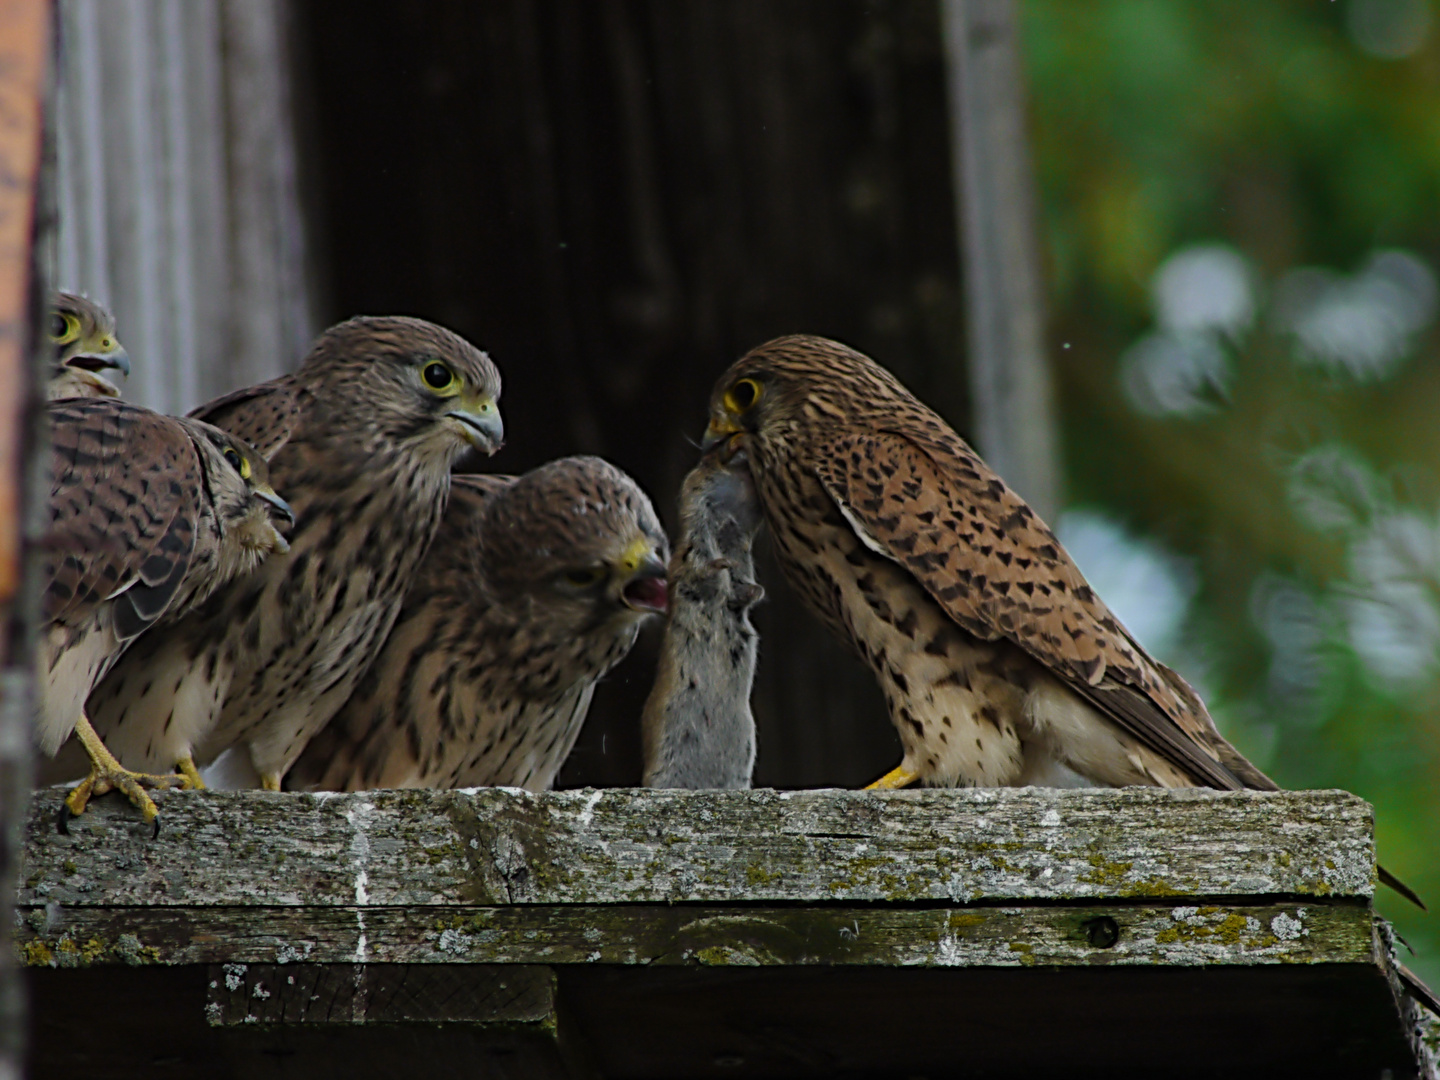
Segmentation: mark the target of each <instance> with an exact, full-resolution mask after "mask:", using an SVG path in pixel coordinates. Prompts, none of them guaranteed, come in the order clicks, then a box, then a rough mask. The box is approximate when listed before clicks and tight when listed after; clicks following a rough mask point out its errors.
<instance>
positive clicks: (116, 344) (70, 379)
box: [48, 292, 130, 401]
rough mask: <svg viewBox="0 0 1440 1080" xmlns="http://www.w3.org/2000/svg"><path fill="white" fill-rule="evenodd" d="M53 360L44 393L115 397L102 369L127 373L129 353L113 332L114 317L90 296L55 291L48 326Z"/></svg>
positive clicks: (53, 396)
mask: <svg viewBox="0 0 1440 1080" xmlns="http://www.w3.org/2000/svg"><path fill="white" fill-rule="evenodd" d="M48 332H49V337H50V344H51V346H52V347H53V348H54V350H55V353H54V361H53V364H52V367H51V370H50V385H49V388H48V396H49V398H50V399H51V400H52V401H53V400H55V399H57V398H65V397H119V396H120V389H119V387H117V386H116V385H115V384H114V383H112V382H111V381H110V380H109V379H108V378H106V373H113V372H116V371H118V372H120V374H122V375H124V376H126V377H127V378H128V377H129V375H130V356H129V354H127V353H126V352H125V349H124V347H123V346H121V344H120V339H119V338H117V337H116V336H115V317H114V316H113V315H111V314H110V312H108V311H106V310H105V309H104V308H103V307H101V306H100V305H99V304H97V303H95V302H94V301H93V300H89V299H87V298H85V297H83V296H76V295H75V294H73V293H64V292H62V293H57V294H56V295H55V302H54V303H53V304H52V305H51V308H50V324H49V327H48Z"/></svg>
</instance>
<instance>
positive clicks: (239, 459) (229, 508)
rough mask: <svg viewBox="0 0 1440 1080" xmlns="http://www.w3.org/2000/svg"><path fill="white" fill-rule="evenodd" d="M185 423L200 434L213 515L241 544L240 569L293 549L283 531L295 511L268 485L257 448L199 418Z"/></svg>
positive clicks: (229, 536) (267, 472) (266, 469)
mask: <svg viewBox="0 0 1440 1080" xmlns="http://www.w3.org/2000/svg"><path fill="white" fill-rule="evenodd" d="M184 423H185V424H186V425H187V426H188V427H191V430H192V433H196V434H198V439H197V442H198V443H199V445H200V446H201V455H202V460H203V461H204V464H205V477H206V482H207V484H208V486H209V488H210V493H211V496H212V498H213V500H214V504H215V513H216V515H217V516H218V517H219V519H220V524H221V528H222V529H223V530H224V533H225V536H226V538H227V539H228V540H233V542H234V543H235V544H237V545H238V554H239V555H240V558H241V569H242V570H249V569H253V568H254V567H255V566H256V565H258V564H259V563H260V561H261V560H262V559H263V558H264V557H265V556H266V555H270V554H275V553H279V552H285V551H289V550H290V544H289V542H288V541H287V540H286V539H285V537H284V536H283V535H281V531H280V530H281V529H282V528H284V529H286V530H288V529H289V528H290V527H291V526H293V525H294V524H295V512H294V511H293V510H291V509H290V504H289V503H287V502H286V501H285V500H284V499H282V498H281V497H280V496H279V495H277V494H276V493H275V489H274V488H273V487H271V486H270V467H269V466H268V465H267V464H266V463H265V459H264V458H263V457H261V456H260V453H259V451H257V450H256V449H255V448H254V447H253V446H251V445H250V444H249V443H247V442H245V441H243V440H241V439H237V438H235V436H233V435H231V434H229V433H228V432H225V431H221V430H220V429H219V428H217V427H212V426H211V425H209V424H206V423H202V422H201V421H198V420H186V421H184Z"/></svg>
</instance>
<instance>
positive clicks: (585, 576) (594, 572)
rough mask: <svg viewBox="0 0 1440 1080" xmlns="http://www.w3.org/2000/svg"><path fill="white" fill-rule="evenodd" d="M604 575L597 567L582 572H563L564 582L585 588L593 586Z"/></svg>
mask: <svg viewBox="0 0 1440 1080" xmlns="http://www.w3.org/2000/svg"><path fill="white" fill-rule="evenodd" d="M603 575H604V571H603V570H601V569H600V568H599V567H597V566H591V567H587V568H586V569H584V570H567V571H565V580H566V581H568V582H569V583H570V584H571V585H577V586H585V585H594V584H595V583H596V582H597V581H599V580H600V578H601V577H602V576H603Z"/></svg>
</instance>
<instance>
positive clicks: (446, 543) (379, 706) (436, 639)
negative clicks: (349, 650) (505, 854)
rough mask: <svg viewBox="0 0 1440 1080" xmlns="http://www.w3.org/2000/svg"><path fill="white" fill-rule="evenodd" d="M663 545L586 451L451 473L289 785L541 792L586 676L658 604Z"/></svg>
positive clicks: (613, 657)
mask: <svg viewBox="0 0 1440 1080" xmlns="http://www.w3.org/2000/svg"><path fill="white" fill-rule="evenodd" d="M668 550H669V545H668V544H667V542H666V539H665V534H664V532H663V531H662V529H661V527H660V522H659V521H658V519H657V518H656V516H655V511H654V508H653V507H652V506H651V505H650V500H649V499H648V498H647V497H646V496H645V493H644V492H643V491H641V490H640V487H639V486H638V485H637V484H636V483H635V481H634V480H632V479H631V478H630V477H629V476H627V475H626V474H625V473H623V472H621V471H620V470H619V469H617V468H615V466H613V465H610V464H608V463H607V462H605V461H602V460H600V459H599V458H594V457H571V458H562V459H561V460H559V461H553V462H550V463H549V464H547V465H542V466H541V467H540V468H538V469H535V470H533V471H531V472H528V473H526V474H525V475H524V476H522V477H520V478H518V479H512V478H508V477H504V478H502V477H485V476H457V477H456V478H455V482H454V490H453V493H452V498H451V505H450V507H449V509H448V510H447V511H446V513H445V522H444V524H443V525H442V526H441V529H440V533H439V535H438V536H437V537H436V538H435V544H434V545H433V546H432V548H431V549H430V554H429V555H428V556H427V557H426V559H425V565H424V567H423V568H422V569H421V572H420V575H419V577H418V578H417V580H416V582H415V585H414V586H413V587H412V588H411V590H410V595H409V596H408V597H407V598H406V601H405V607H404V610H403V611H402V612H401V615H400V618H399V620H398V621H397V622H396V624H395V628H394V630H392V631H391V633H390V637H389V640H388V641H387V642H386V643H385V648H384V649H383V650H382V652H381V654H380V658H379V659H378V660H377V661H376V662H375V664H374V665H373V666H372V667H371V668H370V670H369V672H367V673H366V675H365V677H364V678H363V679H362V680H361V681H360V684H359V686H358V687H357V688H356V691H355V693H354V695H352V697H351V699H350V701H349V702H348V703H347V704H346V705H345V707H344V708H343V709H341V710H340V712H339V713H338V714H337V715H336V716H335V718H334V719H333V720H332V721H331V722H330V724H329V726H328V727H326V729H325V730H324V731H322V732H321V733H320V734H319V735H317V736H316V737H315V738H314V739H312V740H311V742H310V745H309V746H308V747H307V748H306V750H305V753H304V754H303V755H302V756H301V758H300V760H299V761H298V762H297V763H296V765H295V768H294V769H293V770H292V771H291V773H290V777H289V780H288V783H289V786H291V787H292V788H297V789H311V790H315V789H330V790H338V791H358V790H363V789H365V788H375V787H387V788H388V787H473V786H480V785H503V786H507V787H523V788H527V789H529V790H531V791H545V790H547V789H548V788H549V787H550V786H551V784H552V783H554V780H555V774H556V773H557V772H559V771H560V766H561V765H562V764H564V761H565V758H566V757H567V756H568V755H569V753H570V749H571V747H573V746H574V745H575V740H576V738H577V737H578V736H579V734H580V728H581V726H582V725H583V724H584V722H585V714H586V713H587V712H588V710H589V708H590V697H591V695H592V693H593V692H594V689H595V684H596V683H597V682H598V681H599V680H600V678H601V677H602V676H603V675H604V674H605V673H606V672H607V671H609V670H610V669H611V668H612V667H614V666H615V664H617V663H619V661H620V660H621V659H622V658H624V656H625V655H626V654H627V653H628V652H629V651H630V649H631V647H632V646H633V645H634V644H635V639H636V636H637V634H638V633H639V630H640V627H641V624H642V623H644V622H645V621H646V620H648V619H649V618H651V617H652V616H653V615H654V614H655V613H657V612H660V611H663V610H664V609H665V597H666V593H665V557H666V554H667V553H668Z"/></svg>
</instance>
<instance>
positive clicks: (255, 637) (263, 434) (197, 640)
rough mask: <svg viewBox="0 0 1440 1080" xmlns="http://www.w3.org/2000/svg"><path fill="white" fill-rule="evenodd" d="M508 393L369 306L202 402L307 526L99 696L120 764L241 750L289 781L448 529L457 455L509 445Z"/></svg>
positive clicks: (424, 331)
mask: <svg viewBox="0 0 1440 1080" xmlns="http://www.w3.org/2000/svg"><path fill="white" fill-rule="evenodd" d="M499 398H500V373H499V372H498V371H497V370H496V369H495V365H494V364H493V363H491V362H490V358H489V357H488V356H486V355H485V354H484V353H483V352H481V351H480V350H479V349H477V348H475V346H473V345H471V344H470V343H469V342H467V341H465V340H464V339H463V338H461V337H460V336H459V335H457V334H454V333H452V332H451V331H449V330H446V329H444V328H443V327H439V326H436V325H435V324H433V323H429V322H425V321H424V320H421V319H411V318H356V319H351V320H349V321H348V322H344V323H340V324H339V325H337V326H333V327H331V328H330V329H329V330H327V331H326V332H325V333H324V334H322V335H321V336H320V337H319V339H318V340H317V341H316V342H315V345H314V347H313V348H312V349H311V351H310V354H309V356H307V357H306V358H305V360H304V362H303V363H301V365H300V367H299V368H298V369H297V370H296V371H294V372H293V373H291V374H289V375H284V376H281V377H280V378H278V379H272V380H270V381H269V382H266V383H261V384H259V385H257V386H251V387H247V388H246V389H244V390H239V391H236V392H235V393H233V394H230V395H228V396H226V397H223V398H219V399H217V400H216V401H212V402H210V403H209V404H208V405H202V406H201V407H200V408H199V409H197V410H195V412H194V413H193V414H192V415H194V416H196V417H197V418H199V419H202V420H205V421H208V422H209V423H212V424H214V425H215V426H217V427H220V428H223V429H224V430H226V431H229V432H231V433H232V434H235V435H237V436H239V437H240V438H243V439H245V440H246V441H247V442H249V443H250V444H251V445H253V446H255V447H256V449H257V450H259V451H260V453H261V454H263V455H265V456H266V457H267V458H268V460H269V465H270V475H271V477H272V478H273V482H274V483H275V486H276V487H277V488H279V489H280V490H282V491H283V492H284V493H285V495H286V497H287V498H288V499H289V500H290V503H291V505H292V506H293V507H294V508H295V515H296V519H297V522H298V524H297V525H296V527H295V529H294V531H293V532H292V534H291V535H290V537H289V541H290V551H289V552H288V553H286V554H285V555H282V556H277V557H276V558H274V559H272V560H270V561H269V562H268V563H266V564H265V565H264V566H262V567H261V568H260V569H259V570H257V571H256V572H255V573H253V574H251V575H249V576H248V577H246V578H244V579H240V580H237V581H235V582H233V583H231V585H229V586H226V587H225V588H224V589H222V590H220V591H219V592H217V593H216V594H215V596H213V597H212V598H211V599H210V601H209V602H208V603H207V604H205V605H204V606H203V608H202V609H201V610H199V611H197V612H195V613H193V614H192V615H191V616H189V617H188V618H186V619H185V620H183V621H182V623H181V624H179V625H176V626H175V627H167V628H165V630H164V632H163V633H155V634H149V635H146V636H145V637H144V638H142V639H141V640H140V641H138V642H137V643H136V646H135V647H134V648H132V649H131V651H130V652H129V653H128V654H127V655H126V656H125V657H124V658H122V660H121V662H120V663H119V664H118V665H117V666H116V668H115V670H114V671H112V672H111V673H110V677H109V678H107V679H106V680H105V681H104V682H103V683H102V684H101V685H100V686H99V687H98V688H97V689H96V691H95V693H94V694H92V695H91V718H92V720H93V721H94V723H95V727H96V730H97V731H99V732H101V734H102V736H103V737H104V738H105V739H106V741H107V743H108V744H109V745H110V747H111V749H112V750H114V751H115V753H116V755H117V756H118V757H119V758H120V760H121V761H124V762H125V763H126V764H127V765H129V764H131V762H132V761H133V762H135V763H136V765H137V766H141V767H144V768H146V769H147V770H149V771H152V772H153V771H158V770H164V769H170V768H172V767H177V766H178V767H179V768H180V769H181V771H182V772H185V773H187V774H192V773H194V772H195V765H196V762H197V761H199V762H201V763H202V764H203V763H208V762H209V761H211V760H213V759H214V758H215V757H217V756H218V755H219V754H221V753H222V752H224V751H225V750H226V749H228V748H229V747H231V746H235V745H239V746H241V747H243V749H244V751H245V752H246V753H247V754H248V755H249V757H250V759H251V763H252V764H253V766H254V769H255V772H256V773H257V774H258V775H259V777H260V779H261V781H262V783H263V785H264V786H266V787H268V788H272V789H275V790H278V789H279V786H280V781H281V778H282V777H283V776H284V775H285V772H286V770H287V769H289V768H290V766H291V765H292V764H294V762H295V759H296V758H298V757H299V756H300V752H301V751H302V750H303V749H304V747H305V744H306V743H307V742H309V740H310V737H311V736H312V735H314V734H315V733H316V732H317V731H319V730H320V729H321V728H323V727H324V726H325V724H326V723H327V722H328V721H329V719H330V717H331V716H333V715H334V714H335V712H336V710H338V709H339V708H340V706H342V705H344V704H345V702H346V700H347V699H348V698H349V697H350V694H351V692H352V691H353V690H354V689H355V684H356V682H358V681H359V679H360V676H361V675H363V674H364V672H365V670H366V669H367V668H368V667H369V666H370V664H371V662H372V661H374V659H375V657H376V656H377V655H379V652H380V647H381V646H382V645H383V644H384V642H385V637H386V635H387V634H388V633H389V632H390V627H391V626H392V625H393V623H394V621H395V617H396V616H397V615H398V614H399V612H400V606H401V604H402V603H403V602H404V599H405V595H406V593H407V592H408V591H409V589H410V586H411V583H412V582H413V581H414V578H415V575H416V573H417V572H418V571H419V569H420V567H421V564H422V562H423V560H424V558H425V552H426V551H427V550H428V549H429V547H430V543H431V541H432V540H433V539H434V537H435V534H436V532H437V531H438V529H439V528H440V521H441V517H442V516H443V514H444V512H445V504H446V502H447V500H448V498H449V493H450V470H451V467H452V465H453V464H454V462H455V460H456V458H458V457H459V456H460V455H461V454H462V453H464V452H465V450H466V449H467V448H470V447H475V448H478V449H480V450H481V451H483V452H484V453H486V454H491V453H494V452H495V451H496V450H497V449H498V448H499V447H500V444H501V442H502V441H503V440H504V426H503V424H502V423H501V420H500V410H499ZM154 717H165V718H168V719H167V720H166V721H165V723H164V724H163V725H156V724H154V723H152V719H153V718H154ZM132 767H135V766H132ZM196 779H197V780H198V776H197V777H196Z"/></svg>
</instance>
